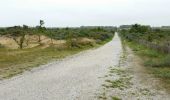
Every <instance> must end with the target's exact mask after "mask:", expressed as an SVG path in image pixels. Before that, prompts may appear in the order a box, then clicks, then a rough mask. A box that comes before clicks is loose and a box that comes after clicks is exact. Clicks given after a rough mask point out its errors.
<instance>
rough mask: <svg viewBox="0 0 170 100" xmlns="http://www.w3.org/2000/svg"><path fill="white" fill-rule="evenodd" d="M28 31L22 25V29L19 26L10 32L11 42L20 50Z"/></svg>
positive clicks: (26, 27)
mask: <svg viewBox="0 0 170 100" xmlns="http://www.w3.org/2000/svg"><path fill="white" fill-rule="evenodd" d="M27 30H28V26H26V25H23V27H20V26H14V27H13V28H12V30H11V31H10V32H11V33H10V36H11V37H12V38H13V40H14V41H15V42H16V43H17V44H18V46H19V48H20V49H23V44H24V41H25V35H26V33H27V32H26V31H27Z"/></svg>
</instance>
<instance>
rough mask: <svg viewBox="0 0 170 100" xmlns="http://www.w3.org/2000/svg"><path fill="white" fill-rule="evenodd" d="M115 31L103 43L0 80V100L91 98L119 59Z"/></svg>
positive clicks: (92, 98) (84, 99) (83, 99)
mask: <svg viewBox="0 0 170 100" xmlns="http://www.w3.org/2000/svg"><path fill="white" fill-rule="evenodd" d="M121 51H122V48H121V42H120V39H119V38H118V36H117V34H116V35H115V37H114V39H113V40H112V41H111V42H109V43H107V44H105V45H104V46H102V47H100V48H98V49H94V50H88V51H84V52H82V53H79V54H76V55H74V56H71V57H67V58H65V59H63V60H62V61H58V62H54V63H51V64H48V65H45V66H42V67H40V68H37V69H34V70H32V71H29V72H25V73H24V74H22V75H19V76H16V77H14V78H12V79H8V80H3V81H0V100H94V99H95V96H96V94H95V93H96V92H97V91H98V89H99V88H100V87H101V84H102V82H103V80H102V79H100V78H99V77H102V76H103V75H105V74H106V73H107V71H108V68H109V67H110V66H114V65H117V64H118V63H119V56H120V52H121Z"/></svg>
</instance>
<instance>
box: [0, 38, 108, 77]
mask: <svg viewBox="0 0 170 100" xmlns="http://www.w3.org/2000/svg"><path fill="white" fill-rule="evenodd" d="M110 40H111V39H109V40H107V41H103V42H101V43H100V44H96V45H94V46H82V47H81V48H65V49H64V48H63V49H58V48H56V47H53V46H50V47H48V48H45V49H42V48H41V47H35V48H30V49H23V50H19V49H18V50H11V49H6V48H0V79H5V78H10V77H12V76H14V75H17V74H20V73H22V72H24V71H26V70H30V69H32V68H34V67H38V66H40V65H43V64H47V63H48V62H50V61H55V60H58V59H61V58H64V57H66V56H69V55H73V54H76V53H79V52H81V51H83V50H87V49H90V48H97V47H100V46H101V45H104V44H105V43H107V42H109V41H110Z"/></svg>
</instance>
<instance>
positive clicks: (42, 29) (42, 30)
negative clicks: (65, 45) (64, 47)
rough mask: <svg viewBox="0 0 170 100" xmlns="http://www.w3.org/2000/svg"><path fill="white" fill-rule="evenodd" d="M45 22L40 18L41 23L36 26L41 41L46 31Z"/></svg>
mask: <svg viewBox="0 0 170 100" xmlns="http://www.w3.org/2000/svg"><path fill="white" fill-rule="evenodd" d="M44 24H45V22H44V21H43V20H40V25H39V26H37V27H36V28H37V29H38V42H39V43H41V34H42V33H44V30H45V27H43V26H44Z"/></svg>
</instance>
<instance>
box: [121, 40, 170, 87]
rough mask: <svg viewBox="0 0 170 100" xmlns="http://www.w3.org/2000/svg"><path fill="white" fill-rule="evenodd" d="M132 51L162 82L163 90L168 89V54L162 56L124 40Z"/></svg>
mask: <svg viewBox="0 0 170 100" xmlns="http://www.w3.org/2000/svg"><path fill="white" fill-rule="evenodd" d="M124 43H125V44H128V45H129V46H130V47H131V48H132V50H133V51H134V52H135V53H136V54H137V55H139V56H140V57H141V58H142V59H143V65H144V66H146V68H147V69H148V70H150V72H151V73H152V74H153V75H155V76H156V77H158V78H160V79H161V80H162V83H163V84H164V86H165V88H167V90H169V89H170V54H163V53H160V52H157V51H155V50H153V49H150V48H147V47H145V46H143V45H139V44H137V43H134V42H128V41H126V40H124Z"/></svg>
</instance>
